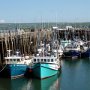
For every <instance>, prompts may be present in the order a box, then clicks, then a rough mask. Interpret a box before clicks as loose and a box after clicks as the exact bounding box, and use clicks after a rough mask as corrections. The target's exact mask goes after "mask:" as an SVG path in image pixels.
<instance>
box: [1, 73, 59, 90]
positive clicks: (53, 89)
mask: <svg viewBox="0 0 90 90" xmlns="http://www.w3.org/2000/svg"><path fill="white" fill-rule="evenodd" d="M59 86H60V75H59V74H58V75H55V76H52V77H50V78H47V79H43V80H39V79H27V78H18V79H12V80H11V79H5V78H1V79H0V90H60V89H59V88H60V87H59Z"/></svg>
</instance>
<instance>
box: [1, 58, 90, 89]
mask: <svg viewBox="0 0 90 90" xmlns="http://www.w3.org/2000/svg"><path fill="white" fill-rule="evenodd" d="M61 64H62V69H61V72H59V73H58V74H57V75H55V76H52V77H50V78H46V79H43V80H39V79H35V78H24V77H23V78H18V79H12V80H11V79H7V78H0V90H90V60H89V59H77V60H73V61H71V60H62V63H61Z"/></svg>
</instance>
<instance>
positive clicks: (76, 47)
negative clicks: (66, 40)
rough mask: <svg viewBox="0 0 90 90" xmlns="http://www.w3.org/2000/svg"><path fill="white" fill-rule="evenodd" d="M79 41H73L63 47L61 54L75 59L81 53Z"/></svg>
mask: <svg viewBox="0 0 90 90" xmlns="http://www.w3.org/2000/svg"><path fill="white" fill-rule="evenodd" d="M81 44H82V43H81V42H76V41H73V42H72V43H71V44H68V45H67V46H66V47H65V48H64V53H63V56H64V57H65V58H71V59H75V58H78V57H80V53H81Z"/></svg>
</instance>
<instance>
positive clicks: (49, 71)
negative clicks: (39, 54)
mask: <svg viewBox="0 0 90 90" xmlns="http://www.w3.org/2000/svg"><path fill="white" fill-rule="evenodd" d="M59 68H60V67H58V65H56V64H54V63H53V64H50V63H36V64H35V65H34V67H33V73H34V76H35V77H37V78H39V79H44V78H48V77H51V76H53V75H56V74H57V73H58V71H59Z"/></svg>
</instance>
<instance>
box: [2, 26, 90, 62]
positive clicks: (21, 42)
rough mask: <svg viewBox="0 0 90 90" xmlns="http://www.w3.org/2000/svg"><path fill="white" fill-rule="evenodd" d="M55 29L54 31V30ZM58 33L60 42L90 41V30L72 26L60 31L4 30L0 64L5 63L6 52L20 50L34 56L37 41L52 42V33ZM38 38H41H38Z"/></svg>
mask: <svg viewBox="0 0 90 90" xmlns="http://www.w3.org/2000/svg"><path fill="white" fill-rule="evenodd" d="M52 29H53V30H52ZM53 31H55V33H57V38H58V40H59V41H60V40H62V39H68V40H69V39H72V40H73V39H74V38H75V37H77V38H80V39H81V40H85V41H88V42H89V41H90V29H89V28H72V27H70V26H68V27H66V28H63V29H60V28H58V27H53V28H51V29H41V30H40V29H39V30H36V29H34V30H33V31H31V30H23V29H18V30H17V31H15V32H12V30H8V31H7V32H5V31H4V30H3V31H2V32H1V33H0V60H1V61H0V63H2V62H3V59H4V56H5V55H6V51H7V50H8V49H11V50H13V51H15V50H19V51H20V52H21V54H25V55H32V54H34V53H35V51H36V46H37V40H38V39H39V40H40V41H42V40H43V39H46V41H50V40H51V38H52V32H53ZM37 36H39V37H38V38H37Z"/></svg>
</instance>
